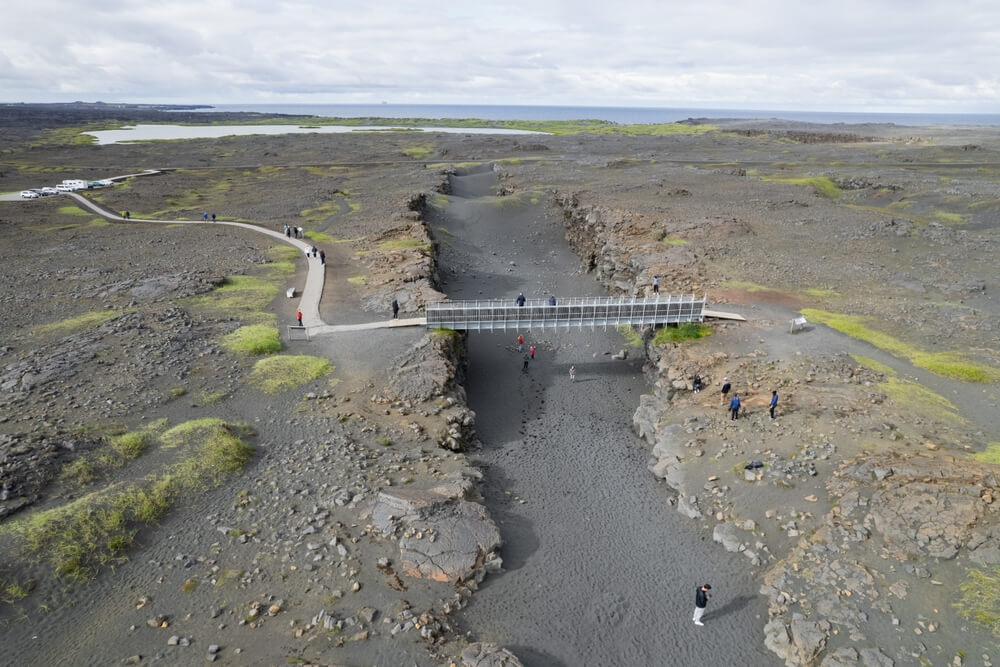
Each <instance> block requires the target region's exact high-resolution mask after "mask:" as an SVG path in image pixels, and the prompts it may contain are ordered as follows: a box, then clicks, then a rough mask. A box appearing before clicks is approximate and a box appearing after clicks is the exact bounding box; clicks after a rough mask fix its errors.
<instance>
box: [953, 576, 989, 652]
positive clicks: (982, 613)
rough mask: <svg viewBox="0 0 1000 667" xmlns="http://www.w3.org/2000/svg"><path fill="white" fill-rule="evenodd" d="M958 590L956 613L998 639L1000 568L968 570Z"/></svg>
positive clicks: (955, 605) (955, 604)
mask: <svg viewBox="0 0 1000 667" xmlns="http://www.w3.org/2000/svg"><path fill="white" fill-rule="evenodd" d="M958 589H959V592H960V596H959V599H958V602H955V603H954V607H955V608H956V609H957V610H958V613H960V614H961V615H962V616H963V617H965V618H967V619H970V620H972V621H975V622H976V623H978V624H979V625H982V626H983V627H985V628H986V629H988V630H989V631H990V632H991V633H992V634H993V636H994V637H1000V567H992V568H988V569H971V570H969V573H968V574H967V575H966V576H965V580H964V581H963V582H962V583H961V584H959V587H958Z"/></svg>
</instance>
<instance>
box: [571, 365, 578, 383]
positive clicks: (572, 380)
mask: <svg viewBox="0 0 1000 667" xmlns="http://www.w3.org/2000/svg"><path fill="white" fill-rule="evenodd" d="M569 381H570V382H576V366H570V367H569Z"/></svg>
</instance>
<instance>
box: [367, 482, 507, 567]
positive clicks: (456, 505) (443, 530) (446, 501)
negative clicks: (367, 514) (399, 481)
mask: <svg viewBox="0 0 1000 667" xmlns="http://www.w3.org/2000/svg"><path fill="white" fill-rule="evenodd" d="M466 491H467V487H464V486H462V485H457V486H456V485H446V486H439V487H436V488H433V489H429V490H425V491H422V490H412V489H390V490H385V491H382V492H380V493H379V494H378V497H377V498H376V500H375V503H374V505H373V507H372V512H371V515H372V523H373V525H374V526H375V528H377V529H378V530H379V532H380V533H381V534H382V535H383V536H385V537H390V538H395V539H398V541H399V555H400V561H401V566H402V570H403V572H404V573H405V574H407V575H408V576H411V577H416V578H426V579H432V580H435V581H442V582H452V583H456V584H457V583H465V582H470V581H473V582H478V581H481V580H482V578H483V577H484V576H485V575H486V572H487V571H499V570H500V566H501V562H502V561H501V560H500V557H499V555H498V554H497V549H499V548H500V543H501V540H500V531H499V530H498V529H497V527H496V525H495V524H494V523H493V521H492V520H491V519H490V518H489V515H488V514H487V512H486V508H485V507H483V506H482V505H480V504H478V503H474V502H470V501H468V500H465V499H464V498H463V497H462V495H464V493H465V492H466Z"/></svg>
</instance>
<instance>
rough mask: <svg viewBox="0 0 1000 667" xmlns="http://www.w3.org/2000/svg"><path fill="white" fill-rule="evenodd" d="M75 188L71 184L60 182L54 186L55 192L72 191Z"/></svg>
mask: <svg viewBox="0 0 1000 667" xmlns="http://www.w3.org/2000/svg"><path fill="white" fill-rule="evenodd" d="M73 190H76V188H74V187H73V186H72V185H66V184H65V183H60V184H59V185H57V186H56V192H73Z"/></svg>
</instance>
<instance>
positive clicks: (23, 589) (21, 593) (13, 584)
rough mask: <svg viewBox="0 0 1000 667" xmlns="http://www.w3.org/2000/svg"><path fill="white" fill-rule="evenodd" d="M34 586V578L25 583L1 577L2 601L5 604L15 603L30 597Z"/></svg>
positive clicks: (0, 599) (0, 592) (0, 595)
mask: <svg viewBox="0 0 1000 667" xmlns="http://www.w3.org/2000/svg"><path fill="white" fill-rule="evenodd" d="M34 588H35V582H34V580H28V581H25V582H24V583H20V582H17V581H7V580H5V579H0V602H3V603H4V604H14V603H15V602H19V601H21V600H23V599H24V598H26V597H28V596H29V595H30V594H31V591H32V590H33V589H34Z"/></svg>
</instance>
